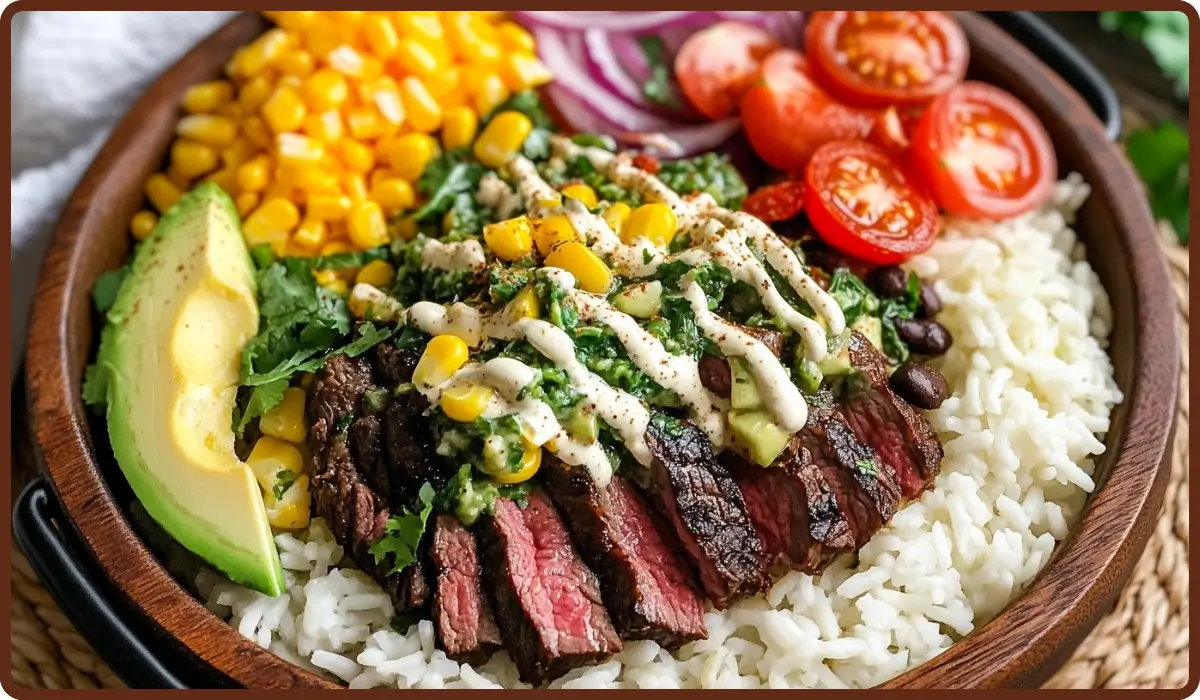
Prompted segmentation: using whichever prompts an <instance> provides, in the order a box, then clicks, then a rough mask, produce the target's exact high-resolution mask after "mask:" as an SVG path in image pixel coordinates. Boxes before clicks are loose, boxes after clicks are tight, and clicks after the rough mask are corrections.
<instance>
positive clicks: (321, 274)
mask: <svg viewBox="0 0 1200 700" xmlns="http://www.w3.org/2000/svg"><path fill="white" fill-rule="evenodd" d="M321 254H322V255H325V253H321ZM337 273H338V271H337V270H319V271H317V273H316V277H317V284H319V285H321V286H322V287H324V288H326V289H328V290H329V291H331V292H333V293H334V294H337V295H339V296H346V295H347V294H349V293H350V285H348V284H346V280H344V279H342V278H341V277H338V274H337Z"/></svg>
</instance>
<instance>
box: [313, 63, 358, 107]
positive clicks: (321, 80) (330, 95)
mask: <svg viewBox="0 0 1200 700" xmlns="http://www.w3.org/2000/svg"><path fill="white" fill-rule="evenodd" d="M302 92H303V95H304V101H305V102H306V103H308V106H309V107H311V108H312V109H314V110H316V111H318V112H326V111H328V110H331V109H337V108H338V107H340V106H342V103H343V102H345V101H346V98H348V97H349V96H350V86H349V85H348V84H347V83H346V78H345V76H343V75H342V74H341V73H338V72H337V71H335V70H330V69H328V68H321V69H319V70H317V71H316V72H314V73H313V74H312V75H310V76H308V78H306V79H305V80H304V87H303V88H302Z"/></svg>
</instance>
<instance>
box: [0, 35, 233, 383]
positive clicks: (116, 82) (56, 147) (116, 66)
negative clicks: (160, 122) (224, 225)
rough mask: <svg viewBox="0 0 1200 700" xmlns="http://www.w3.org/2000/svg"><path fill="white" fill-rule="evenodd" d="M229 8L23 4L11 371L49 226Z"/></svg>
mask: <svg viewBox="0 0 1200 700" xmlns="http://www.w3.org/2000/svg"><path fill="white" fill-rule="evenodd" d="M232 14H234V13H231V12H22V13H19V14H18V15H16V17H15V18H14V22H13V30H12V31H13V36H12V92H11V93H10V94H11V100H12V101H11V107H12V133H11V138H12V143H11V148H12V171H11V177H12V289H11V297H10V299H11V303H12V351H13V352H12V375H11V376H13V377H14V378H15V376H16V373H17V367H18V366H19V365H20V362H21V357H22V355H23V354H24V353H23V349H24V346H25V330H26V323H27V320H28V318H27V317H28V313H29V303H30V301H31V296H32V294H33V287H34V284H35V282H36V280H37V275H38V272H39V268H40V267H41V260H42V256H43V254H44V253H45V250H46V246H47V243H48V242H49V236H50V232H51V230H52V229H53V228H54V224H55V222H56V221H57V220H58V216H59V213H60V212H61V210H62V207H63V204H64V203H65V202H66V199H67V197H68V196H69V195H70V193H71V191H72V190H73V189H74V188H75V185H76V184H77V183H78V182H79V178H80V177H81V176H82V175H83V172H84V170H86V169H87V166H88V164H89V163H91V160H92V157H93V156H94V155H95V154H96V151H97V150H99V148H100V146H101V145H102V144H103V143H104V139H105V137H106V136H107V135H108V132H109V131H110V130H111V129H112V127H113V125H114V124H115V123H116V122H117V120H118V119H120V118H121V116H122V115H123V114H124V113H125V111H126V110H128V109H129V107H130V105H131V104H132V103H133V101H134V100H135V99H137V97H138V96H139V95H140V94H141V93H142V91H143V90H145V88H146V87H147V86H148V85H149V83H150V82H151V81H153V80H154V78H155V77H157V76H158V75H159V74H160V73H161V72H162V71H163V70H165V69H166V68H167V67H168V66H170V65H171V64H172V63H174V62H175V61H176V60H178V59H179V57H180V56H182V55H183V54H184V53H186V52H187V51H188V49H190V48H191V47H192V46H193V45H194V44H195V43H196V42H198V41H199V40H200V39H202V38H203V37H204V36H206V35H208V34H209V33H211V32H212V31H214V30H215V29H216V28H217V27H218V26H220V25H221V24H222V23H223V22H225V21H226V20H227V19H229V17H230V16H231V15H232Z"/></svg>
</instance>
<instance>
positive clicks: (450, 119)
mask: <svg viewBox="0 0 1200 700" xmlns="http://www.w3.org/2000/svg"><path fill="white" fill-rule="evenodd" d="M477 128H479V117H477V116H475V112H474V111H472V110H471V109H470V108H469V107H454V108H452V109H447V110H445V111H444V112H442V147H443V148H445V149H446V150H447V151H453V150H455V149H458V148H463V147H464V146H470V145H471V142H472V141H474V140H475V130H476V129H477Z"/></svg>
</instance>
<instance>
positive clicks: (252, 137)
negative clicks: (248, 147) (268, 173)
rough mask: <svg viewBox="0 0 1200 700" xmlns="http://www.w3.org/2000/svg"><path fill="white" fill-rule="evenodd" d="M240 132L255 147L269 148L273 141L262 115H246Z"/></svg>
mask: <svg viewBox="0 0 1200 700" xmlns="http://www.w3.org/2000/svg"><path fill="white" fill-rule="evenodd" d="M242 134H244V135H245V136H246V140H247V141H249V142H250V143H251V144H252V145H253V146H254V147H255V148H262V149H267V148H270V147H271V145H272V144H273V143H274V141H275V139H274V138H273V137H272V135H271V130H270V129H269V128H268V127H267V123H266V122H265V121H263V119H262V117H247V118H246V120H245V121H243V122H242Z"/></svg>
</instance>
